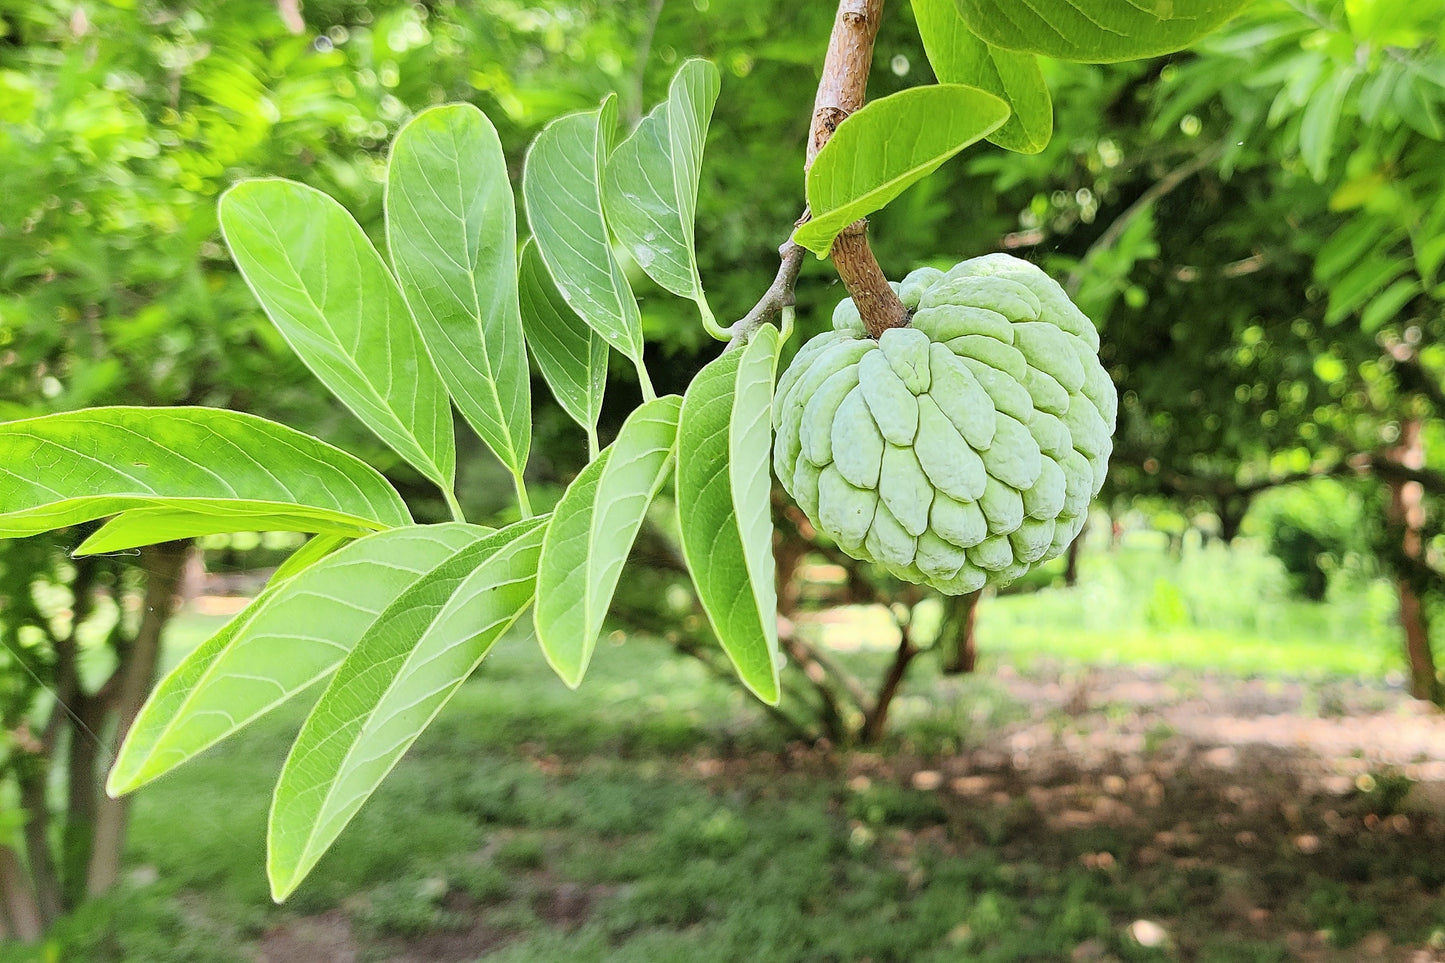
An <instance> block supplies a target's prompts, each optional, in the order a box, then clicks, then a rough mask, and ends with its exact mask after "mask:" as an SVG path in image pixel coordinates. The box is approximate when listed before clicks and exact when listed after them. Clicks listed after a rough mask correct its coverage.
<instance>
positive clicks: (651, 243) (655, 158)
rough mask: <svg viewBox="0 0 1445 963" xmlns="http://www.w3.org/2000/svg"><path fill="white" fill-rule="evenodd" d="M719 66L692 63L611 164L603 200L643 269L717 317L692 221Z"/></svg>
mask: <svg viewBox="0 0 1445 963" xmlns="http://www.w3.org/2000/svg"><path fill="white" fill-rule="evenodd" d="M719 84H720V81H719V79H718V72H717V68H716V67H714V66H713V65H712V64H710V63H708V62H707V61H706V60H689V61H687V62H686V63H684V64H683V65H682V67H681V68H680V69H679V70H678V72H677V74H676V75H675V76H674V77H673V78H672V84H671V86H670V87H669V88H668V93H667V100H665V101H663V102H662V103H660V104H658V105H657V106H656V107H655V108H653V110H652V112H651V113H649V114H648V115H647V116H646V117H644V118H643V119H642V122H641V123H640V124H638V125H637V129H636V130H634V131H633V132H632V133H631V135H629V136H628V137H627V139H626V140H624V141H623V142H622V143H620V144H618V145H617V150H615V151H613V153H612V157H611V158H610V159H609V160H608V161H607V169H606V174H605V176H604V178H603V190H602V201H603V206H604V207H605V209H606V211H607V223H608V224H609V225H610V226H611V228H612V230H613V231H614V232H615V233H616V235H617V239H618V240H619V241H621V242H622V244H623V246H624V247H626V248H627V250H628V252H629V253H630V254H631V255H632V258H633V260H635V261H636V262H637V266H638V267H640V268H642V270H643V271H645V272H647V276H648V277H650V278H652V279H653V280H654V281H656V282H657V283H658V284H660V285H662V287H664V288H666V289H667V290H669V291H671V292H672V293H673V294H676V295H678V296H679V297H684V298H690V299H691V300H693V301H695V302H697V305H698V307H699V309H700V310H701V311H702V312H703V315H704V316H705V317H707V318H711V317H712V312H711V311H710V310H709V309H708V306H707V299H706V297H705V296H704V294H703V290H702V278H701V277H700V276H699V275H698V270H697V251H696V241H695V238H694V220H695V219H696V215H697V186H698V179H699V178H700V177H701V176H702V151H703V143H704V141H705V140H706V139H707V125H708V121H709V120H710V119H711V118H712V109H713V105H714V104H715V103H717V95H718V89H719Z"/></svg>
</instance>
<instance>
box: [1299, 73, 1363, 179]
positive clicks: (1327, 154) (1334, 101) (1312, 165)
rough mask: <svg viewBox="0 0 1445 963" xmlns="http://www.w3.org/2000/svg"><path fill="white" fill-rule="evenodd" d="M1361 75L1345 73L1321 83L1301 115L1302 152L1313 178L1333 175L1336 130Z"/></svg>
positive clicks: (1300, 136) (1300, 142) (1300, 137)
mask: <svg viewBox="0 0 1445 963" xmlns="http://www.w3.org/2000/svg"><path fill="white" fill-rule="evenodd" d="M1358 76H1359V73H1358V72H1357V71H1354V70H1342V71H1340V72H1339V73H1337V74H1335V75H1333V76H1332V77H1330V78H1329V79H1328V80H1326V81H1325V82H1324V83H1322V84H1320V86H1319V89H1317V90H1316V91H1315V92H1314V94H1313V95H1312V96H1311V97H1310V100H1309V103H1308V104H1306V105H1305V109H1304V113H1303V114H1302V115H1301V116H1300V130H1299V149H1300V156H1301V157H1303V158H1304V162H1305V165H1306V166H1307V167H1308V168H1309V170H1310V175H1311V176H1312V177H1314V179H1315V180H1317V181H1323V180H1324V179H1325V176H1326V175H1327V174H1328V173H1329V168H1330V158H1331V157H1333V156H1334V152H1335V131H1336V129H1337V128H1338V127H1339V123H1340V111H1341V110H1342V109H1343V107H1344V105H1345V96H1346V95H1347V94H1348V93H1349V92H1350V87H1351V86H1352V85H1353V84H1354V82H1355V79H1356V78H1357V77H1358Z"/></svg>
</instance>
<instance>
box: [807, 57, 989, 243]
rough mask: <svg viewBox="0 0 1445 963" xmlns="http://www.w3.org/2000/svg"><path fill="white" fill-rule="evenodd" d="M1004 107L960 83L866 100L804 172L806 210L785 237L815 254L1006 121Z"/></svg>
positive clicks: (916, 88) (982, 93)
mask: <svg viewBox="0 0 1445 963" xmlns="http://www.w3.org/2000/svg"><path fill="white" fill-rule="evenodd" d="M1008 116H1009V108H1008V104H1006V103H1004V102H1003V101H1002V100H1000V99H999V98H997V97H995V96H994V95H993V94H990V93H988V92H987V91H984V90H979V89H978V88H976V87H964V86H962V85H960V84H931V85H929V86H927V87H913V88H910V89H908V90H904V91H901V92H899V93H896V94H893V95H891V96H888V97H884V98H882V99H881V100H875V101H873V102H872V103H869V104H866V105H865V106H864V107H862V108H861V109H860V110H859V111H858V112H857V113H855V114H852V115H851V116H849V117H848V118H847V119H846V120H844V121H843V123H841V124H839V125H838V129H837V130H836V131H834V132H833V136H832V138H831V139H830V140H829V141H828V143H827V144H825V145H824V146H823V149H822V150H821V151H819V152H818V156H817V157H816V158H815V159H814V160H813V166H812V167H811V168H809V169H808V183H807V192H808V207H809V209H810V210H811V211H812V213H813V218H812V220H810V221H808V222H806V223H805V224H803V225H802V226H801V227H799V228H798V229H797V230H796V231H795V232H794V233H793V240H794V241H796V242H798V243H799V244H801V245H802V246H803V247H805V248H807V249H808V250H810V251H812V252H814V253H815V254H818V255H819V256H822V255H824V254H827V253H828V249H829V248H830V247H832V245H833V238H835V237H837V236H838V233H839V232H840V231H842V230H843V228H845V227H847V226H848V225H849V224H852V223H853V222H854V221H856V220H858V218H860V217H865V216H867V215H868V214H871V213H872V212H874V211H876V210H878V209H879V208H882V207H883V206H884V205H886V204H887V203H888V202H889V201H891V200H893V199H894V198H895V197H897V196H898V195H899V194H902V193H903V192H904V191H905V190H906V189H907V188H908V187H909V186H910V185H912V184H913V183H914V182H915V181H918V180H920V179H922V178H924V177H927V176H928V175H929V174H932V173H933V172H934V171H936V170H937V169H938V168H939V166H940V165H942V164H943V162H944V161H946V160H948V159H949V158H950V157H952V156H953V155H954V154H957V153H958V152H959V151H961V150H963V149H964V148H965V147H967V146H968V145H969V144H972V143H973V142H974V141H977V140H978V139H980V138H981V137H984V136H986V135H988V134H991V133H993V132H994V131H995V130H997V129H998V128H999V127H1000V126H1001V125H1002V124H1003V122H1004V121H1005V120H1007V119H1008Z"/></svg>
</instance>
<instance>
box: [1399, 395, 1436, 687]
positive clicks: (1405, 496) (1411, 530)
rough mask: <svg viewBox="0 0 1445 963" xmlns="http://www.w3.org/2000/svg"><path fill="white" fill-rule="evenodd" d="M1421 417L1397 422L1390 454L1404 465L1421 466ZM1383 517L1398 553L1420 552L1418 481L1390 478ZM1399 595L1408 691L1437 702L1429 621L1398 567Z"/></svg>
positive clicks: (1408, 556) (1409, 556)
mask: <svg viewBox="0 0 1445 963" xmlns="http://www.w3.org/2000/svg"><path fill="white" fill-rule="evenodd" d="M1421 427H1422V425H1421V420H1420V419H1419V418H1408V419H1404V420H1402V421H1401V422H1400V440H1399V442H1398V443H1397V444H1396V445H1395V447H1394V448H1393V449H1392V450H1391V452H1390V454H1391V456H1392V457H1393V458H1394V460H1396V461H1398V462H1399V463H1400V464H1401V465H1404V466H1405V467H1406V468H1414V469H1419V468H1422V467H1424V465H1425V443H1424V440H1423V438H1422V437H1421ZM1388 484H1389V486H1390V504H1389V507H1388V509H1387V516H1386V517H1387V520H1388V522H1389V527H1390V530H1391V531H1393V532H1396V533H1398V536H1399V539H1400V542H1399V546H1400V553H1401V554H1402V555H1403V556H1404V557H1405V558H1406V559H1410V560H1419V559H1421V558H1422V556H1423V554H1424V539H1423V537H1422V535H1421V531H1422V529H1423V528H1424V525H1425V489H1424V488H1423V487H1422V486H1421V485H1420V483H1419V482H1415V481H1404V480H1401V479H1395V478H1392V479H1390V481H1389V482H1388ZM1395 586H1396V591H1397V592H1398V593H1399V596H1400V625H1401V627H1402V628H1403V629H1404V632H1405V655H1406V657H1407V658H1408V659H1409V662H1410V694H1411V695H1412V696H1414V697H1415V698H1417V699H1425V700H1428V701H1430V702H1436V703H1439V702H1440V701H1441V695H1442V693H1441V687H1440V680H1439V678H1438V677H1437V676H1436V674H1435V656H1434V654H1433V653H1432V652H1431V651H1430V623H1429V620H1428V618H1427V617H1426V614H1425V606H1424V601H1423V600H1422V599H1421V598H1420V593H1419V590H1418V589H1417V587H1416V586H1415V583H1414V579H1413V578H1411V576H1410V573H1409V572H1407V571H1404V570H1403V567H1402V570H1401V571H1400V572H1398V573H1397V574H1396V577H1395Z"/></svg>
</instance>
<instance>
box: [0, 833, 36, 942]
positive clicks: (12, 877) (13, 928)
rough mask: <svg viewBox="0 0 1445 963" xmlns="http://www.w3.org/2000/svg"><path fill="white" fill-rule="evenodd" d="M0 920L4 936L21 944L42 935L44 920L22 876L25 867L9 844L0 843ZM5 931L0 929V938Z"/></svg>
mask: <svg viewBox="0 0 1445 963" xmlns="http://www.w3.org/2000/svg"><path fill="white" fill-rule="evenodd" d="M0 907H3V909H4V913H3V914H0V922H3V923H4V924H6V925H8V927H9V933H8V937H9V938H13V939H17V940H19V941H20V942H22V943H34V942H35V941H37V940H39V939H40V937H41V936H43V935H44V934H45V921H44V919H42V918H41V915H40V906H39V904H37V903H36V902H35V894H34V893H33V892H31V890H30V882H29V880H27V879H26V878H25V868H24V867H23V866H21V865H20V857H19V855H18V854H16V852H15V850H13V849H11V848H10V847H9V846H0ZM4 938H7V934H6V933H5V932H4V931H3V930H0V939H4Z"/></svg>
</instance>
